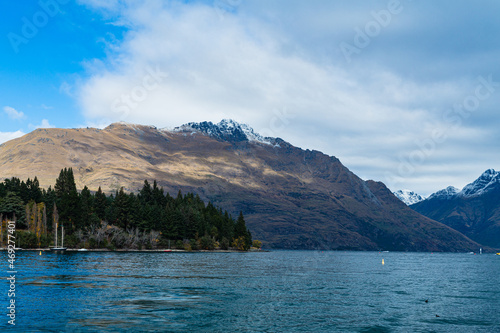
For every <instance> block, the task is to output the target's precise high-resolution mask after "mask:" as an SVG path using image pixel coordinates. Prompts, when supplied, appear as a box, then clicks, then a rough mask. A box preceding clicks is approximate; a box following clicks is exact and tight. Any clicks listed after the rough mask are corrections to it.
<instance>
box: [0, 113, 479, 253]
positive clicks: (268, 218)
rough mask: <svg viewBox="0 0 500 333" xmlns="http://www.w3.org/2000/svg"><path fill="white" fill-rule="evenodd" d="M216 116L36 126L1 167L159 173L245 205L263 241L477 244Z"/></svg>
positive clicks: (46, 176) (7, 147)
mask: <svg viewBox="0 0 500 333" xmlns="http://www.w3.org/2000/svg"><path fill="white" fill-rule="evenodd" d="M194 124H203V123H194ZM219 124H220V123H219ZM235 124H236V125H238V126H239V127H238V126H235ZM217 125H218V124H213V123H209V122H206V123H205V124H204V125H200V126H198V125H194V126H193V124H191V125H184V126H181V127H182V128H178V129H177V130H175V129H174V130H165V129H163V130H162V129H157V128H156V127H154V126H143V125H135V124H125V123H114V124H111V125H110V126H108V127H106V128H105V129H103V130H99V129H94V128H86V129H38V130H35V131H33V132H31V133H29V134H27V135H25V136H23V137H21V138H18V139H15V140H12V141H9V142H7V143H5V144H3V145H1V146H0V174H1V175H3V176H4V177H12V176H15V177H19V178H21V179H26V178H28V177H30V178H33V177H34V176H37V177H38V179H39V181H40V184H41V185H42V186H48V185H50V184H53V182H54V180H55V179H56V177H57V175H58V173H59V171H60V170H61V169H62V168H64V167H72V168H73V170H74V172H75V181H76V182H77V186H78V187H79V188H82V187H83V185H87V186H88V187H89V188H90V189H92V190H96V189H97V187H99V186H101V187H102V188H103V190H106V191H108V192H110V191H111V192H113V191H116V190H118V189H119V188H120V187H124V189H125V190H127V191H130V192H132V191H136V190H137V189H139V188H140V187H141V186H142V183H143V182H144V180H145V179H149V180H152V179H156V180H157V181H158V184H159V185H160V186H163V187H164V188H165V190H166V191H168V192H170V193H176V192H177V191H179V190H182V191H188V192H194V193H196V194H198V195H200V197H201V198H202V199H203V200H209V201H211V202H212V203H214V204H216V205H218V206H220V207H223V208H224V209H226V210H228V211H231V212H233V213H234V214H237V213H238V212H239V211H243V213H244V214H245V219H246V221H247V225H248V227H249V228H250V229H251V230H252V233H253V235H254V236H255V238H257V239H261V240H263V242H264V243H265V244H266V245H268V246H269V247H276V248H288V249H305V248H307V249H313V248H316V249H354V250H380V249H387V250H399V251H470V250H472V249H476V248H477V247H478V246H479V245H478V244H477V243H475V242H473V241H471V240H470V239H467V238H466V237H464V236H463V235H461V234H459V233H458V232H456V231H454V230H452V229H451V228H449V227H447V226H445V225H443V224H440V223H438V222H435V221H432V220H430V219H428V218H426V217H424V216H422V215H420V214H418V213H416V212H414V211H413V210H411V209H410V208H408V207H407V206H406V205H405V204H404V203H402V202H401V201H400V200H399V199H397V198H396V197H394V195H393V194H392V193H391V192H390V191H389V190H388V189H387V188H386V187H385V185H383V184H382V183H377V182H374V181H364V180H362V179H360V178H359V177H357V176H356V175H355V174H353V173H352V172H351V171H349V170H348V169H347V168H346V167H345V166H344V165H342V163H341V162H340V161H339V160H338V158H336V157H333V156H328V155H325V154H323V153H321V152H319V151H314V150H303V149H300V148H297V147H294V146H293V145H291V144H289V143H287V142H286V141H284V140H282V139H279V138H269V139H268V138H266V139H267V140H269V142H271V144H267V143H263V142H258V141H255V140H249V139H248V137H247V135H248V133H252V132H253V130H252V132H250V131H249V130H248V129H246V132H245V128H244V127H242V126H241V125H239V124H237V123H236V122H234V124H229V123H228V122H225V123H224V122H223V125H227V126H225V130H227V131H223V130H222V129H224V128H219V131H217V130H216V129H215V128H213V126H217ZM196 127H198V128H196ZM200 127H201V128H200ZM209 129H211V130H214V131H212V132H210V131H209ZM242 133H243V135H244V136H245V137H243V135H241V134H242ZM221 134H222V135H221Z"/></svg>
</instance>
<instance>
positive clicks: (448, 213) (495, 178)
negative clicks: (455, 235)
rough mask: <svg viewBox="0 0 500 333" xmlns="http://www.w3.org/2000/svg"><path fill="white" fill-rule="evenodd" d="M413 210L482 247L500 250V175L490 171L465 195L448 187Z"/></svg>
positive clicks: (416, 205) (472, 184) (469, 186)
mask: <svg viewBox="0 0 500 333" xmlns="http://www.w3.org/2000/svg"><path fill="white" fill-rule="evenodd" d="M411 208H412V209H414V210H415V211H417V212H419V213H421V214H423V215H425V216H427V217H429V218H432V219H434V220H437V221H440V222H442V223H444V224H446V225H448V226H450V227H452V228H453V229H455V230H458V231H460V232H461V233H463V234H464V235H467V236H468V237H469V238H471V239H473V240H475V241H476V242H478V243H481V244H484V245H487V246H491V247H494V248H500V172H496V171H495V170H493V169H490V170H486V171H485V172H484V173H483V174H482V175H481V176H480V177H479V178H478V179H476V180H475V181H474V182H472V183H470V184H468V185H467V186H465V187H464V188H463V189H462V190H461V191H460V190H458V189H456V188H454V187H448V188H447V189H445V190H441V191H439V192H436V193H435V194H433V195H431V196H430V197H429V198H428V199H427V200H424V201H422V202H419V203H417V204H415V205H412V206H411Z"/></svg>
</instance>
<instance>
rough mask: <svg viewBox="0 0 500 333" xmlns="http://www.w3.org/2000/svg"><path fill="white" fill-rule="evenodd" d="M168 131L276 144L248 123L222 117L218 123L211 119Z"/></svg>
mask: <svg viewBox="0 0 500 333" xmlns="http://www.w3.org/2000/svg"><path fill="white" fill-rule="evenodd" d="M164 130H167V129H164ZM168 131H173V132H190V133H191V134H194V133H197V132H200V133H203V134H206V135H209V136H211V137H213V138H215V139H217V140H222V141H233V142H241V141H251V142H258V143H262V144H266V145H272V146H278V145H277V144H276V142H275V140H274V139H273V138H269V137H263V136H262V135H260V134H259V133H256V132H255V131H254V130H253V128H251V127H250V126H249V125H247V124H240V123H238V122H236V121H234V120H232V119H223V120H222V121H220V122H219V123H218V124H214V123H212V122H211V121H204V122H201V123H187V124H184V125H182V126H179V127H175V128H174V129H173V130H168Z"/></svg>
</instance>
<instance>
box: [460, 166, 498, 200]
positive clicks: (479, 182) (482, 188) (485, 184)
mask: <svg viewBox="0 0 500 333" xmlns="http://www.w3.org/2000/svg"><path fill="white" fill-rule="evenodd" d="M495 185H496V186H499V185H500V172H497V171H495V170H493V169H488V170H486V171H485V172H483V174H482V175H481V176H480V177H479V178H478V179H476V180H475V181H473V182H472V183H470V184H468V185H466V186H465V187H464V188H463V189H462V191H461V192H460V193H459V195H460V196H463V197H474V196H478V195H481V194H484V193H486V192H488V191H490V190H491V189H493V188H494V187H495Z"/></svg>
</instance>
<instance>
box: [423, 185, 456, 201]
mask: <svg viewBox="0 0 500 333" xmlns="http://www.w3.org/2000/svg"><path fill="white" fill-rule="evenodd" d="M459 192H460V190H459V189H458V188H456V187H454V186H448V187H447V188H445V189H443V190H440V191H437V192H436V193H433V194H431V195H430V196H429V199H443V200H448V199H451V198H454V197H455V196H456V195H457V194H458V193H459Z"/></svg>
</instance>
